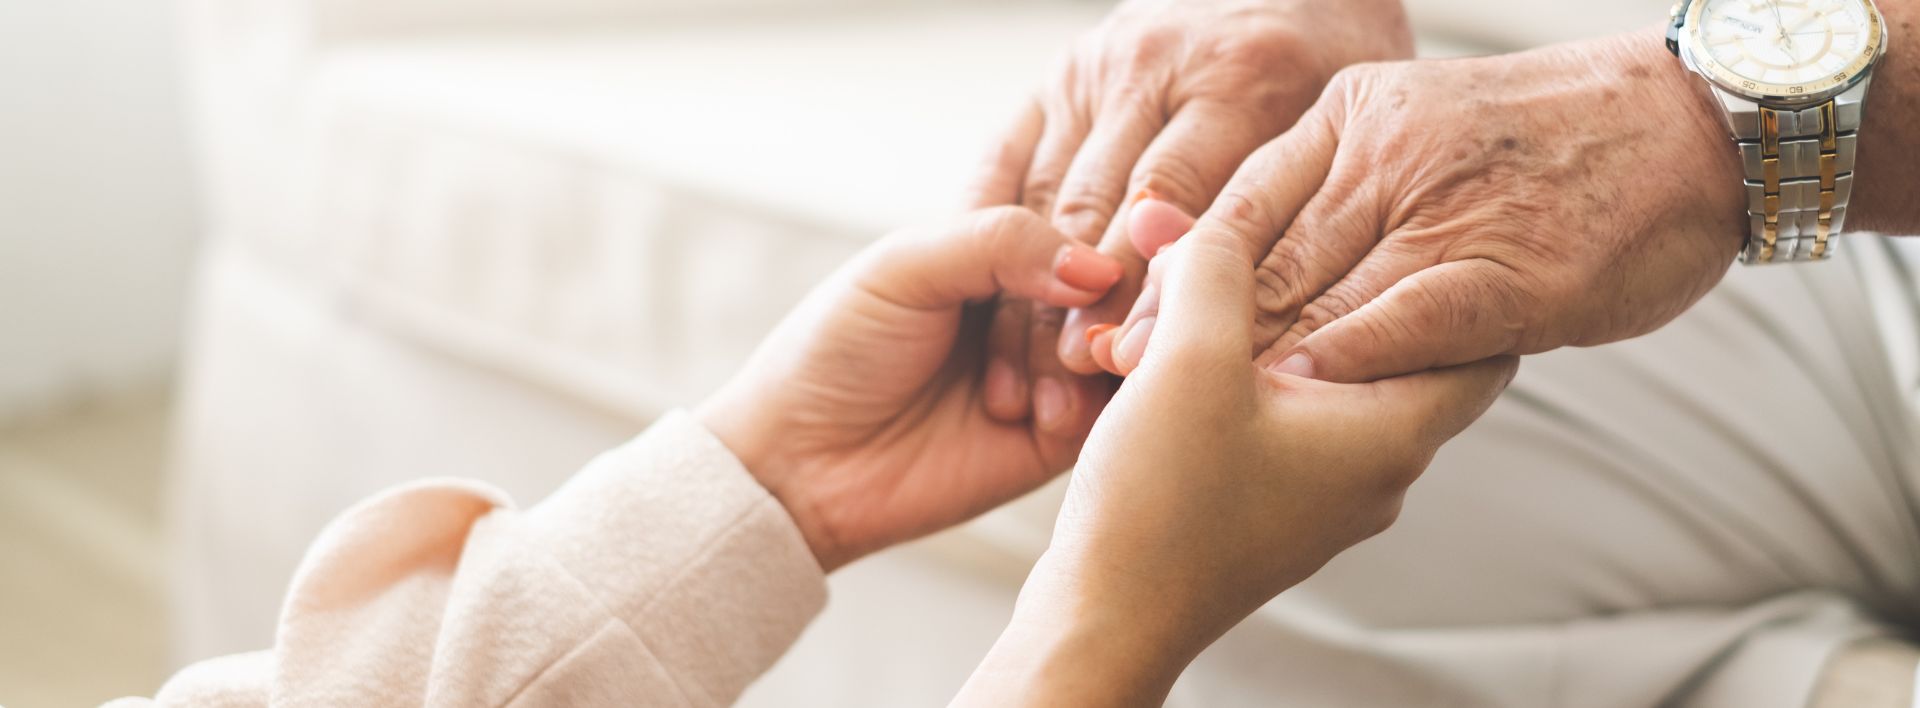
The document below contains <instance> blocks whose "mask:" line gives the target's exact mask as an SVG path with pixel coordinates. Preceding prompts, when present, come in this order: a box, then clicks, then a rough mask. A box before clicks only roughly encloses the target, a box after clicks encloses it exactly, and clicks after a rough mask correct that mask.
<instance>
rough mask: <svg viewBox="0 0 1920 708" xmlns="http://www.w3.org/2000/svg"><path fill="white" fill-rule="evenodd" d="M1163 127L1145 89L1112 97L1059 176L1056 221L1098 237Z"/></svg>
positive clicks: (1087, 237)
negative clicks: (1061, 175)
mask: <svg viewBox="0 0 1920 708" xmlns="http://www.w3.org/2000/svg"><path fill="white" fill-rule="evenodd" d="M1164 127H1166V119H1165V117H1164V116H1163V115H1162V114H1161V108H1160V106H1159V105H1157V104H1154V103H1152V102H1150V100H1149V97H1147V96H1145V95H1142V94H1140V93H1138V92H1129V93H1127V94H1124V95H1122V96H1121V97H1119V98H1117V99H1116V100H1114V101H1112V102H1109V104H1108V105H1107V106H1106V108H1105V109H1104V110H1102V111H1101V113H1100V115H1099V117H1098V118H1096V119H1095V120H1094V123H1093V129H1092V132H1090V133H1088V134H1087V138H1086V141H1085V142H1084V143H1082V144H1081V145H1080V147H1079V149H1078V150H1077V151H1076V152H1075V154H1074V157H1073V163H1072V164H1071V165H1070V166H1069V167H1068V168H1067V172H1066V174H1065V176H1063V177H1062V178H1061V181H1060V193H1059V194H1058V195H1057V196H1056V197H1055V200H1054V204H1053V214H1052V216H1053V224H1054V226H1056V227H1058V228H1059V229H1060V230H1061V231H1065V232H1066V234H1067V235H1068V236H1071V237H1073V238H1076V239H1080V240H1082V241H1086V242H1088V243H1096V242H1098V241H1100V237H1101V235H1102V234H1103V233H1106V231H1107V224H1108V223H1109V222H1110V221H1112V219H1113V218H1114V216H1115V214H1116V213H1118V212H1119V211H1120V208H1121V206H1122V205H1121V200H1123V199H1125V198H1126V195H1127V176H1128V174H1129V173H1131V172H1132V170H1133V167H1134V164H1135V163H1137V162H1139V161H1140V155H1141V153H1144V152H1146V151H1147V145H1148V144H1150V143H1152V142H1153V136H1154V135H1156V134H1158V133H1159V132H1160V129H1161V128H1164ZM1043 213H1044V212H1043Z"/></svg>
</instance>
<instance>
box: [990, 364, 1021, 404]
mask: <svg viewBox="0 0 1920 708" xmlns="http://www.w3.org/2000/svg"><path fill="white" fill-rule="evenodd" d="M987 400H989V401H992V402H993V404H994V407H995V408H1012V407H1014V406H1017V405H1019V404H1021V403H1024V401H1021V400H1020V380H1019V377H1018V376H1017V375H1016V374H1015V373H1014V371H1013V365H1012V364H1008V363H1007V362H1004V361H1000V360H998V359H995V360H994V361H993V362H992V363H990V364H987Z"/></svg>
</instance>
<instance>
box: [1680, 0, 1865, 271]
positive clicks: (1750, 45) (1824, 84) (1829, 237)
mask: <svg viewBox="0 0 1920 708" xmlns="http://www.w3.org/2000/svg"><path fill="white" fill-rule="evenodd" d="M1886 48H1887V29H1886V23H1885V21H1884V20H1883V19H1882V18H1881V16H1880V11H1879V10H1878V9H1877V8H1875V7H1874V6H1873V0H1680V2H1679V3H1678V4H1676V5H1674V6H1673V12H1672V15H1671V17H1670V24H1669V25H1668V28H1667V49H1669V50H1672V51H1673V53H1674V54H1675V55H1677V56H1679V57H1680V60H1681V62H1683V63H1684V64H1686V66H1687V68H1688V69H1689V70H1691V71H1693V72H1694V73H1696V74H1699V75H1700V76H1701V77H1702V78H1704V79H1706V82H1707V85H1708V87H1710V88H1711V89H1712V91H1713V95H1714V97H1715V98H1716V99H1718V101H1719V104H1720V106H1721V108H1722V109H1723V111H1724V114H1725V116H1726V120H1727V128H1728V130H1730V131H1732V133H1733V140H1734V143H1735V145H1736V146H1737V147H1738V148H1739V150H1740V158H1741V162H1742V164H1743V165H1744V166H1745V169H1746V180H1745V182H1746V188H1747V216H1748V220H1749V222H1750V227H1751V231H1750V232H1749V234H1748V236H1747V247H1746V249H1745V250H1743V251H1742V252H1741V253H1740V261H1741V262H1743V263H1784V262H1791V261H1817V260H1824V259H1826V258H1827V257H1829V256H1831V255H1833V245H1834V244H1833V236H1834V235H1835V234H1838V233H1840V232H1841V231H1842V230H1843V229H1844V228H1845V224H1846V220H1847V203H1848V202H1849V201H1850V200H1851V197H1852V195H1853V163H1854V154H1855V152H1856V151H1857V149H1858V147H1859V140H1858V135H1857V134H1858V131H1859V129H1860V118H1861V111H1862V110H1863V107H1864V105H1865V103H1866V98H1867V86H1868V85H1869V84H1870V83H1871V82H1872V80H1873V69H1874V67H1875V66H1877V65H1878V64H1879V63H1880V59H1881V57H1883V56H1885V54H1886Z"/></svg>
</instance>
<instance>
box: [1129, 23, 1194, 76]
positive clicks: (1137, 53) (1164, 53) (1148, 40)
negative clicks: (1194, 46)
mask: <svg viewBox="0 0 1920 708" xmlns="http://www.w3.org/2000/svg"><path fill="white" fill-rule="evenodd" d="M1186 41H1187V36H1186V32H1185V31H1183V30H1182V29H1181V28H1179V27H1177V26H1173V25H1164V24H1156V25H1153V26H1151V27H1147V28H1145V29H1142V30H1139V31H1138V32H1136V33H1134V35H1133V37H1132V41H1130V42H1121V43H1119V44H1118V45H1116V46H1115V47H1114V49H1113V51H1114V52H1115V53H1116V54H1118V55H1119V57H1120V58H1121V59H1122V61H1123V62H1124V64H1125V65H1126V66H1127V67H1128V68H1130V69H1132V70H1134V71H1136V72H1150V71H1153V70H1155V69H1158V68H1159V67H1161V66H1164V65H1165V64H1166V63H1167V59H1168V58H1169V57H1170V56H1172V55H1173V54H1175V53H1176V52H1178V51H1179V50H1180V48H1181V47H1182V46H1183V45H1185V44H1186Z"/></svg>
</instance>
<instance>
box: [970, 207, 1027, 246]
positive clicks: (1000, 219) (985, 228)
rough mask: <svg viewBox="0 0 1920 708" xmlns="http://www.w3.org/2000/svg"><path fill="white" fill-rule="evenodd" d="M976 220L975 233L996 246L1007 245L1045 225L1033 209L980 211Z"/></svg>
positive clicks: (1007, 208)
mask: <svg viewBox="0 0 1920 708" xmlns="http://www.w3.org/2000/svg"><path fill="white" fill-rule="evenodd" d="M974 219H975V221H974V225H973V232H974V233H976V234H979V235H980V236H981V237H982V238H985V239H987V240H988V241H989V242H991V243H994V244H1007V243H1009V242H1011V241H1012V240H1014V239H1017V238H1021V237H1023V236H1025V235H1027V234H1029V233H1032V232H1033V231H1034V229H1036V228H1038V227H1040V226H1043V225H1044V224H1045V222H1044V221H1043V220H1041V218H1040V215H1038V214H1035V213H1033V211H1032V210H1031V209H1025V208H1021V207H1016V206H996V207H988V208H985V209H980V210H978V211H976V212H975V213H974Z"/></svg>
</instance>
